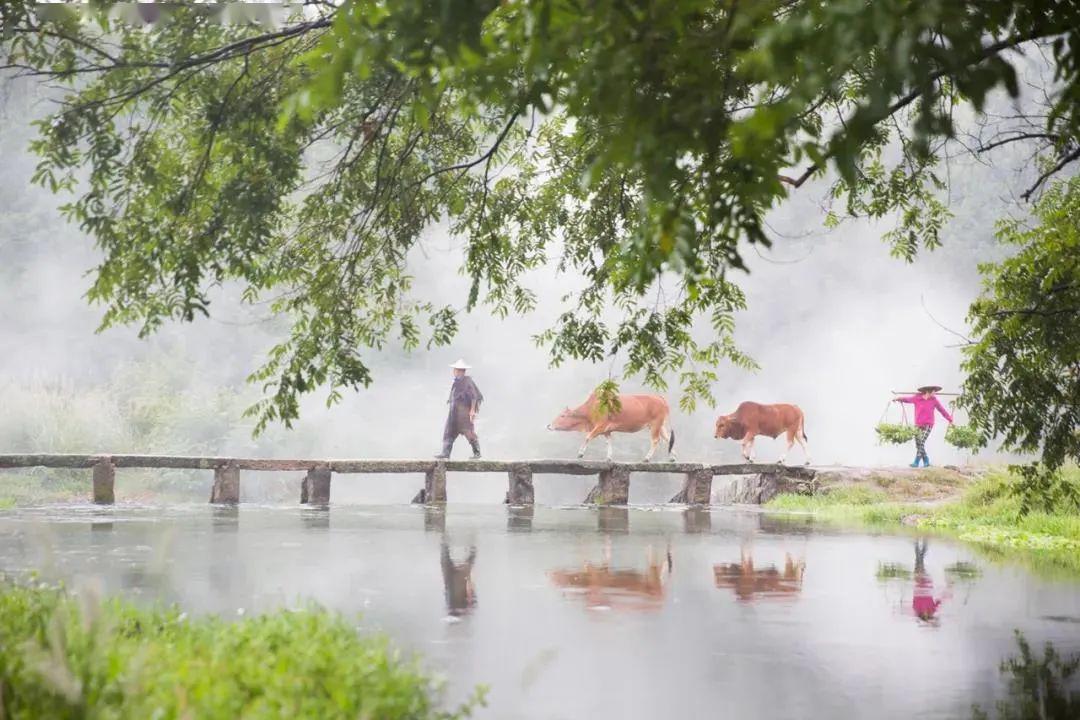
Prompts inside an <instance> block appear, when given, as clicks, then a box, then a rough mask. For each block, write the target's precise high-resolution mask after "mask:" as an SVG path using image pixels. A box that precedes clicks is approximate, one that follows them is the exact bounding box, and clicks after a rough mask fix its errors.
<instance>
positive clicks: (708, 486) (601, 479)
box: [0, 454, 816, 505]
mask: <svg viewBox="0 0 1080 720" xmlns="http://www.w3.org/2000/svg"><path fill="white" fill-rule="evenodd" d="M25 467H49V468H86V469H90V470H92V471H93V496H94V502H96V503H99V504H111V503H113V502H114V501H115V492H114V488H115V484H116V470H117V469H118V468H148V469H155V468H161V469H166V468H167V469H192V470H213V471H214V486H213V489H212V491H211V493H210V502H212V503H238V502H239V501H240V471H241V470H244V471H256V472H258V471H262V472H272V471H277V472H281V471H285V472H306V476H305V477H304V480H303V483H302V485H301V490H300V502H301V503H311V504H315V505H327V504H329V502H330V483H331V480H332V478H333V475H334V474H335V473H337V474H340V475H346V474H388V473H416V474H420V473H423V474H424V476H425V482H424V487H423V488H422V489H421V490H420V492H418V493H417V494H416V497H415V498H414V500H413V502H421V503H445V502H446V474H447V473H448V472H469V473H492V472H499V473H502V472H504V473H506V474H507V477H508V485H509V488H508V490H507V493H506V502H507V503H509V504H511V505H531V504H533V502H534V492H533V476H534V475H543V474H548V475H596V476H597V477H598V480H597V484H596V486H595V487H594V488H593V489H592V490H591V491H590V492H589V494H588V496H587V497H586V498H585V502H587V503H595V504H600V505H625V504H626V503H627V502H628V501H629V496H630V478H631V475H632V474H633V473H675V474H680V475H683V476H685V480H684V484H683V488H682V490H681V491H679V493H678V494H676V495H675V497H673V498H672V499H671V502H673V503H686V504H689V505H708V504H709V499H710V496H711V493H712V480H713V477H715V476H717V475H758V476H760V477H761V478H762V480H763V481H764V482H765V483H766V484H768V485H769V486H770V487H771V488H772V491H773V492H775V491H789V492H790V491H794V492H804V493H806V492H813V491H814V489H815V486H816V480H815V476H816V471H815V470H814V469H812V468H807V467H795V466H785V465H763V464H740V465H710V464H704V463H688V462H678V463H672V462H669V463H661V462H656V463H624V462H607V461H592V460H435V459H432V460H350V459H346V460H275V459H267V458H236V457H194V456H183V455H44V454H24V455H14V454H8V455H4V454H0V469H8V468H25Z"/></svg>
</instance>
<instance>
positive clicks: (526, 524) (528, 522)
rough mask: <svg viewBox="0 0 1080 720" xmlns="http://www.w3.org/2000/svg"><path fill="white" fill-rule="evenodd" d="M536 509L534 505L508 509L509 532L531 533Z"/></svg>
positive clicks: (509, 507)
mask: <svg viewBox="0 0 1080 720" xmlns="http://www.w3.org/2000/svg"><path fill="white" fill-rule="evenodd" d="M535 514H536V508H535V507H534V506H532V505H524V506H519V507H511V506H508V507H507V508H506V531H507V532H531V531H532V526H533V517H534V516H535Z"/></svg>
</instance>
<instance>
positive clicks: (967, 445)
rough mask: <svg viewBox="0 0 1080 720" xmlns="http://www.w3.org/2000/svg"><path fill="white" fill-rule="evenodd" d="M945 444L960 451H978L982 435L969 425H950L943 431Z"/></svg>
mask: <svg viewBox="0 0 1080 720" xmlns="http://www.w3.org/2000/svg"><path fill="white" fill-rule="evenodd" d="M945 442H947V443H949V444H950V445H952V446H953V447H955V448H960V449H961V450H972V451H975V450H978V449H979V448H980V447H982V444H983V443H982V435H981V434H980V433H979V431H978V430H976V429H975V428H973V427H971V426H970V425H950V426H949V429H948V430H946V431H945Z"/></svg>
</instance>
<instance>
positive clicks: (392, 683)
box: [0, 580, 483, 720]
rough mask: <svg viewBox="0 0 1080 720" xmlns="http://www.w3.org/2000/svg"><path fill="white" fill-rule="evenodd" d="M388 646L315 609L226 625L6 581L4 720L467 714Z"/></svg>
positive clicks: (1, 651)
mask: <svg viewBox="0 0 1080 720" xmlns="http://www.w3.org/2000/svg"><path fill="white" fill-rule="evenodd" d="M437 699H438V687H437V685H436V684H435V683H434V682H433V681H432V680H431V678H430V677H428V676H427V675H426V674H425V673H424V672H423V671H422V670H421V669H420V668H419V666H418V665H417V663H416V662H415V661H410V660H406V659H403V658H401V657H400V656H399V655H398V653H396V652H395V651H394V650H392V649H391V648H390V647H389V645H388V643H387V641H386V640H385V639H383V638H378V637H365V636H361V635H360V634H358V633H357V631H356V628H355V627H354V626H353V625H352V624H351V623H349V622H348V621H346V620H345V619H344V618H343V617H341V616H340V615H336V614H333V613H330V612H327V611H325V610H321V609H316V608H312V609H309V610H304V611H300V612H290V611H285V610H282V611H278V612H276V613H271V614H267V615H261V616H255V617H250V618H245V619H242V620H238V621H235V622H227V621H225V620H223V619H221V618H218V617H214V616H210V617H203V618H199V619H195V620H189V619H187V618H186V616H185V615H184V614H183V613H180V612H179V611H177V610H163V609H152V610H147V609H141V608H136V607H134V606H132V605H130V604H128V603H126V602H122V601H118V600H110V601H106V602H104V603H101V602H97V601H95V600H94V599H93V598H92V597H87V596H80V597H74V596H71V595H68V594H66V593H64V592H62V591H60V590H55V589H49V588H31V587H23V586H15V585H11V584H8V583H3V581H2V580H0V717H2V718H12V719H18V718H27V719H29V718H50V719H53V720H66V719H72V720H73V719H75V718H80V719H81V718H87V719H90V718H125V719H126V718H131V719H132V720H134V719H136V718H138V719H139V720H142V719H143V718H199V719H200V720H202V719H204V718H208V719H211V720H214V719H217V718H221V719H222V720H225V719H229V720H232V719H233V718H240V717H243V718H248V719H256V718H296V719H301V718H319V719H321V718H348V719H349V720H354V719H355V718H379V719H380V720H393V719H395V718H410V720H413V719H417V720H423V719H428V718H431V719H436V718H438V719H440V720H449V719H451V718H459V717H467V716H469V715H470V713H471V710H472V709H473V708H474V707H475V706H477V705H479V704H482V702H483V689H478V690H477V692H476V694H475V695H474V697H473V698H472V699H471V700H470V701H469V702H468V703H467V704H466V705H464V706H462V707H461V708H459V709H458V710H456V711H455V712H452V713H447V712H443V711H441V710H439V709H438V707H437Z"/></svg>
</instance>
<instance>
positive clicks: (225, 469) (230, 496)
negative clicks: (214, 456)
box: [210, 463, 240, 505]
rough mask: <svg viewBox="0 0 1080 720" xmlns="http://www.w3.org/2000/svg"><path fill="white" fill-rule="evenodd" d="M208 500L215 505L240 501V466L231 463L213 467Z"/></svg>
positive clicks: (233, 503)
mask: <svg viewBox="0 0 1080 720" xmlns="http://www.w3.org/2000/svg"><path fill="white" fill-rule="evenodd" d="M210 502H211V503H213V504H215V505H219V504H220V505H235V504H237V503H239V502H240V468H238V467H236V465H233V464H232V463H227V464H225V465H219V466H218V467H216V468H214V487H213V488H212V489H211V490H210Z"/></svg>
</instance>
